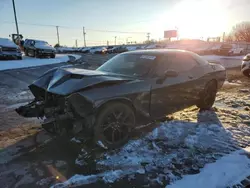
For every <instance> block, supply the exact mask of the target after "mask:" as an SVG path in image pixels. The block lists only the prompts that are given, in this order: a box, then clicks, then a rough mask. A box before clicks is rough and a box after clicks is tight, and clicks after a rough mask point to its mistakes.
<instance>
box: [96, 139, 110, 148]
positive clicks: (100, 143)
mask: <svg viewBox="0 0 250 188" xmlns="http://www.w3.org/2000/svg"><path fill="white" fill-rule="evenodd" d="M97 145H98V146H100V147H101V148H103V149H108V148H107V147H106V146H105V145H104V144H103V143H102V141H100V140H98V142H97Z"/></svg>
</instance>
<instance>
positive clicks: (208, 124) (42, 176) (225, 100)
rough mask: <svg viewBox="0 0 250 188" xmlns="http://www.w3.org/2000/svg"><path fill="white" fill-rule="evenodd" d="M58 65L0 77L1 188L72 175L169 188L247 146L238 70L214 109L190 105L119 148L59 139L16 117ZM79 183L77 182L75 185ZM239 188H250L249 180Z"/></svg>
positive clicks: (244, 86) (249, 131)
mask: <svg viewBox="0 0 250 188" xmlns="http://www.w3.org/2000/svg"><path fill="white" fill-rule="evenodd" d="M111 56H112V55H108V56H102V55H100V56H92V55H86V56H84V57H82V59H81V60H80V61H81V62H91V64H80V65H79V64H78V65H75V66H76V67H83V68H89V69H94V68H95V67H97V66H98V65H100V64H101V63H102V62H104V61H105V60H107V59H109V58H110V57H111ZM100 60H101V61H100ZM60 65H65V64H60ZM55 66H59V65H58V64H57V65H49V66H41V67H36V68H29V69H22V70H10V71H3V72H0V96H1V98H0V104H1V106H0V117H1V118H0V122H1V127H0V135H1V137H0V148H1V152H0V184H1V186H2V187H49V186H51V185H55V184H56V183H61V182H64V181H66V180H67V179H69V178H70V177H72V176H73V175H75V174H83V175H84V176H81V181H80V183H81V184H85V185H84V187H100V186H102V187H110V185H112V187H124V186H125V185H129V186H131V187H142V186H143V187H164V186H165V185H168V184H170V183H171V182H173V181H175V180H179V179H181V177H182V176H183V175H186V174H197V173H199V172H200V169H201V168H203V167H204V165H205V164H207V163H212V162H215V161H216V160H218V159H219V158H221V157H222V156H224V155H227V154H228V153H231V152H232V151H235V150H238V149H240V148H245V147H249V146H250V115H249V114H250V90H249V89H250V82H249V79H246V78H244V77H243V76H241V74H240V72H239V71H238V69H230V70H229V71H228V80H229V82H227V84H225V86H224V87H223V88H222V89H221V91H220V92H219V93H218V96H217V100H216V103H215V105H214V109H213V110H211V111H206V112H199V110H198V109H197V108H196V107H190V108H188V109H185V110H183V111H180V112H176V113H174V114H171V115H169V116H168V118H169V121H168V122H163V123H158V124H157V125H155V124H154V125H150V126H147V127H144V128H142V129H140V130H138V132H135V133H134V136H133V139H132V140H131V141H130V142H129V143H128V144H127V145H126V146H124V147H123V148H121V149H119V150H116V151H112V152H107V151H105V150H102V149H100V148H99V147H98V148H95V149H94V150H91V149H90V148H89V147H88V146H86V143H83V142H81V143H77V142H74V141H70V140H69V139H68V140H63V139H54V138H52V137H51V136H50V135H48V134H47V133H45V132H44V131H43V130H41V129H40V126H39V121H38V120H36V119H25V118H22V117H19V116H18V115H17V114H16V113H15V112H14V109H15V107H17V106H19V105H20V104H22V103H26V102H27V101H29V100H30V99H32V96H31V94H30V92H29V91H28V89H27V86H28V85H29V84H30V83H31V82H32V81H34V79H36V78H37V77H38V76H40V75H41V74H42V73H43V72H44V71H46V70H48V69H50V68H53V67H55ZM156 127H157V128H156ZM209 131H210V132H209ZM160 133H162V134H160ZM75 140H78V138H76V139H75ZM131 157H133V158H131ZM132 159H133V160H132ZM135 161H136V163H135ZM163 166H164V167H165V168H162V167H163ZM248 176H250V170H249V175H248ZM249 179H250V177H249ZM76 180H77V179H76V178H75V179H72V182H73V183H76V184H78V183H79V181H76ZM242 180H243V179H242ZM72 182H70V183H72ZM237 184H238V186H239V187H244V186H247V184H248V183H247V181H246V179H245V181H243V182H241V184H240V182H236V183H235V186H236V185H237ZM66 185H67V184H61V186H66ZM55 187H60V184H57V186H55Z"/></svg>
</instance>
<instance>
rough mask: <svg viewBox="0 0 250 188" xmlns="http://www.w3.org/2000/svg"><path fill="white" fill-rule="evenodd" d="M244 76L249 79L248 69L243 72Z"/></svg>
mask: <svg viewBox="0 0 250 188" xmlns="http://www.w3.org/2000/svg"><path fill="white" fill-rule="evenodd" d="M243 74H244V76H246V77H249V78H250V69H247V70H245V71H244V72H243Z"/></svg>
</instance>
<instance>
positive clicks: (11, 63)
mask: <svg viewBox="0 0 250 188" xmlns="http://www.w3.org/2000/svg"><path fill="white" fill-rule="evenodd" d="M69 56H73V57H74V58H75V59H76V60H77V59H79V58H80V57H81V56H80V55H75V54H67V55H66V54H57V55H56V57H55V58H54V59H38V58H31V57H26V56H25V57H24V59H23V60H7V61H0V70H9V69H18V68H27V67H35V66H41V65H50V64H56V63H62V62H67V61H69V60H70V58H69Z"/></svg>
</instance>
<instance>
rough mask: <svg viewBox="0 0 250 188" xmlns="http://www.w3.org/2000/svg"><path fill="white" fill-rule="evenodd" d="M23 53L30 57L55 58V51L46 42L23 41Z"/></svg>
mask: <svg viewBox="0 0 250 188" xmlns="http://www.w3.org/2000/svg"><path fill="white" fill-rule="evenodd" d="M24 52H25V55H26V56H31V57H50V58H55V56H56V49H55V48H53V47H52V46H51V45H49V44H48V42H46V41H42V40H34V39H26V40H25V41H24Z"/></svg>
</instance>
